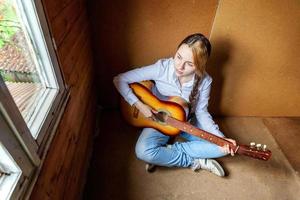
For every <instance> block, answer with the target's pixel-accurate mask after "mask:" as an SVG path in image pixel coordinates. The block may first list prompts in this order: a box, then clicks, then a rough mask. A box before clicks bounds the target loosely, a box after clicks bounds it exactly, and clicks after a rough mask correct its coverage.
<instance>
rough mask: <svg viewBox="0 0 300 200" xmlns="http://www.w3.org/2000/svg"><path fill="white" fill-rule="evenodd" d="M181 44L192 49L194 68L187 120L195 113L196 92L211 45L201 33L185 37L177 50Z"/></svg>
mask: <svg viewBox="0 0 300 200" xmlns="http://www.w3.org/2000/svg"><path fill="white" fill-rule="evenodd" d="M183 44H186V45H188V46H189V47H190V48H191V49H192V52H193V59H194V60H193V61H194V65H195V67H196V71H195V73H196V74H195V79H194V85H193V89H192V91H191V94H190V96H189V101H190V113H189V118H191V117H193V115H194V114H195V111H196V105H197V101H198V99H199V92H198V91H199V86H200V84H201V82H202V80H203V77H204V74H205V69H206V63H207V60H208V58H209V56H210V52H211V44H210V42H209V40H208V39H207V38H206V37H205V36H204V35H202V34H201V33H196V34H192V35H189V36H187V37H186V38H185V39H184V40H183V41H182V42H181V43H180V44H179V46H178V48H179V47H180V46H181V45H183Z"/></svg>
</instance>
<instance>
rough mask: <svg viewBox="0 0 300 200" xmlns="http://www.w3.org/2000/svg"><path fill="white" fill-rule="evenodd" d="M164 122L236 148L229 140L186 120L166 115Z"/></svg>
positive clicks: (216, 142) (220, 144) (218, 143)
mask: <svg viewBox="0 0 300 200" xmlns="http://www.w3.org/2000/svg"><path fill="white" fill-rule="evenodd" d="M165 122H166V123H167V124H168V125H171V126H173V127H175V128H178V129H179V130H181V131H184V132H186V133H189V134H192V135H195V136H197V137H200V138H202V139H204V140H207V141H209V142H212V143H214V144H216V145H218V146H221V147H223V146H225V145H227V144H228V145H229V146H230V148H232V149H233V151H236V148H238V146H234V145H233V144H232V143H231V142H229V141H227V140H225V139H224V138H221V137H219V136H216V135H213V134H211V133H209V132H207V131H204V130H201V129H199V128H196V127H194V126H192V125H191V124H189V123H187V122H182V121H179V120H177V119H175V118H172V117H168V118H167V119H166V121H165Z"/></svg>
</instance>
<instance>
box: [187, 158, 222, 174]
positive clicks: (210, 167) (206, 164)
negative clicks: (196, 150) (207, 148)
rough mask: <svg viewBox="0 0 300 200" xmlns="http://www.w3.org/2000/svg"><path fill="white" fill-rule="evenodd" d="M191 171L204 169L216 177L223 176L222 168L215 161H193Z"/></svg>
mask: <svg viewBox="0 0 300 200" xmlns="http://www.w3.org/2000/svg"><path fill="white" fill-rule="evenodd" d="M191 169H192V170H193V171H197V170H199V169H205V170H207V171H210V172H212V173H213V174H215V175H217V176H225V173H224V170H223V168H222V166H221V165H220V164H219V163H218V162H217V161H216V160H213V159H200V158H199V159H195V160H194V162H193V164H192V166H191Z"/></svg>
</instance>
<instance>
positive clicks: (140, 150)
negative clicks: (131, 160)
mask: <svg viewBox="0 0 300 200" xmlns="http://www.w3.org/2000/svg"><path fill="white" fill-rule="evenodd" d="M210 52H211V45H210V42H209V40H208V39H207V38H206V37H205V36H204V35H202V34H200V33H196V34H192V35H189V36H187V37H186V38H185V39H184V40H183V41H182V42H181V43H180V44H179V46H178V48H177V51H176V53H175V56H174V58H167V59H160V60H158V61H157V62H156V63H155V64H152V65H149V66H145V67H142V68H137V69H134V70H131V71H128V72H126V73H122V74H119V75H118V76H116V77H115V78H114V84H115V86H116V88H117V90H118V91H119V92H120V94H121V95H122V96H123V97H124V99H125V100H126V101H127V102H128V103H129V104H130V105H132V106H136V107H137V108H138V109H139V111H140V112H141V113H142V114H143V115H144V116H146V117H151V116H152V110H151V108H150V107H149V106H148V105H145V104H144V103H142V102H141V101H139V99H138V98H137V97H136V96H135V95H134V93H133V92H132V90H131V89H130V87H129V85H128V84H130V83H133V82H140V81H144V80H153V81H154V82H155V87H153V91H152V92H153V93H154V94H155V95H156V96H157V97H159V98H160V99H164V98H166V97H168V96H180V97H181V98H183V99H185V100H186V101H188V102H189V103H190V115H189V116H190V122H191V123H193V124H194V125H195V126H197V127H198V128H200V129H203V130H205V131H208V132H210V133H212V134H215V135H217V136H220V137H224V135H223V133H222V132H221V131H220V130H219V128H218V125H216V124H215V123H214V121H213V119H212V117H211V115H210V114H209V113H208V111H207V107H208V100H209V94H210V89H211V83H212V78H211V77H210V76H209V75H208V74H207V73H206V71H205V67H206V63H207V60H208V57H209V55H210ZM180 136H181V137H183V138H184V139H186V141H185V142H175V143H174V144H172V145H169V144H167V142H168V140H169V136H166V135H164V134H162V133H160V132H159V131H157V130H155V129H152V128H144V129H143V131H142V133H141V135H140V137H139V139H138V141H137V144H136V148H135V151H136V155H137V157H138V158H139V159H141V160H144V161H145V162H147V163H151V164H153V165H159V166H166V167H190V168H191V169H193V170H194V171H195V170H198V169H205V170H208V171H210V172H212V173H214V174H216V175H218V176H224V170H223V168H222V167H221V165H220V164H219V163H218V162H217V161H216V160H214V159H211V158H218V157H222V156H225V155H227V154H231V155H232V156H233V155H234V152H233V151H232V150H231V149H230V148H229V146H224V147H219V146H217V145H215V144H213V143H210V142H208V141H205V140H203V139H200V138H198V137H196V136H193V135H190V134H188V133H185V132H182V133H181V134H180ZM226 139H227V138H226ZM227 140H229V141H230V142H232V143H233V144H236V143H235V141H234V140H232V139H227Z"/></svg>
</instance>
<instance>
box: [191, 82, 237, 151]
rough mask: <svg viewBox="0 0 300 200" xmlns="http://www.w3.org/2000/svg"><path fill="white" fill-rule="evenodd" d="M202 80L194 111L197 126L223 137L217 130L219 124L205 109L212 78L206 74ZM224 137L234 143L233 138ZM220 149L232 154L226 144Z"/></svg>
mask: <svg viewBox="0 0 300 200" xmlns="http://www.w3.org/2000/svg"><path fill="white" fill-rule="evenodd" d="M204 81H205V82H204V83H203V84H204V85H203V87H202V89H201V90H200V96H199V100H198V104H197V108H196V113H195V114H196V118H197V126H198V127H199V128H200V129H203V130H205V131H207V132H210V133H212V134H214V135H217V136H219V137H225V136H224V134H223V133H222V132H221V131H220V130H219V126H218V125H217V124H216V123H215V122H214V120H213V119H212V116H211V115H210V114H209V112H208V110H207V107H208V100H209V95H210V90H211V83H212V78H211V77H209V76H208V77H207V78H206V80H204ZM224 139H226V140H228V141H229V142H231V143H233V144H234V145H236V141H235V140H233V139H229V138H224ZM222 151H223V152H224V153H226V154H231V155H232V156H233V155H234V152H233V150H232V149H230V147H229V146H228V145H227V146H224V147H222Z"/></svg>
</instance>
